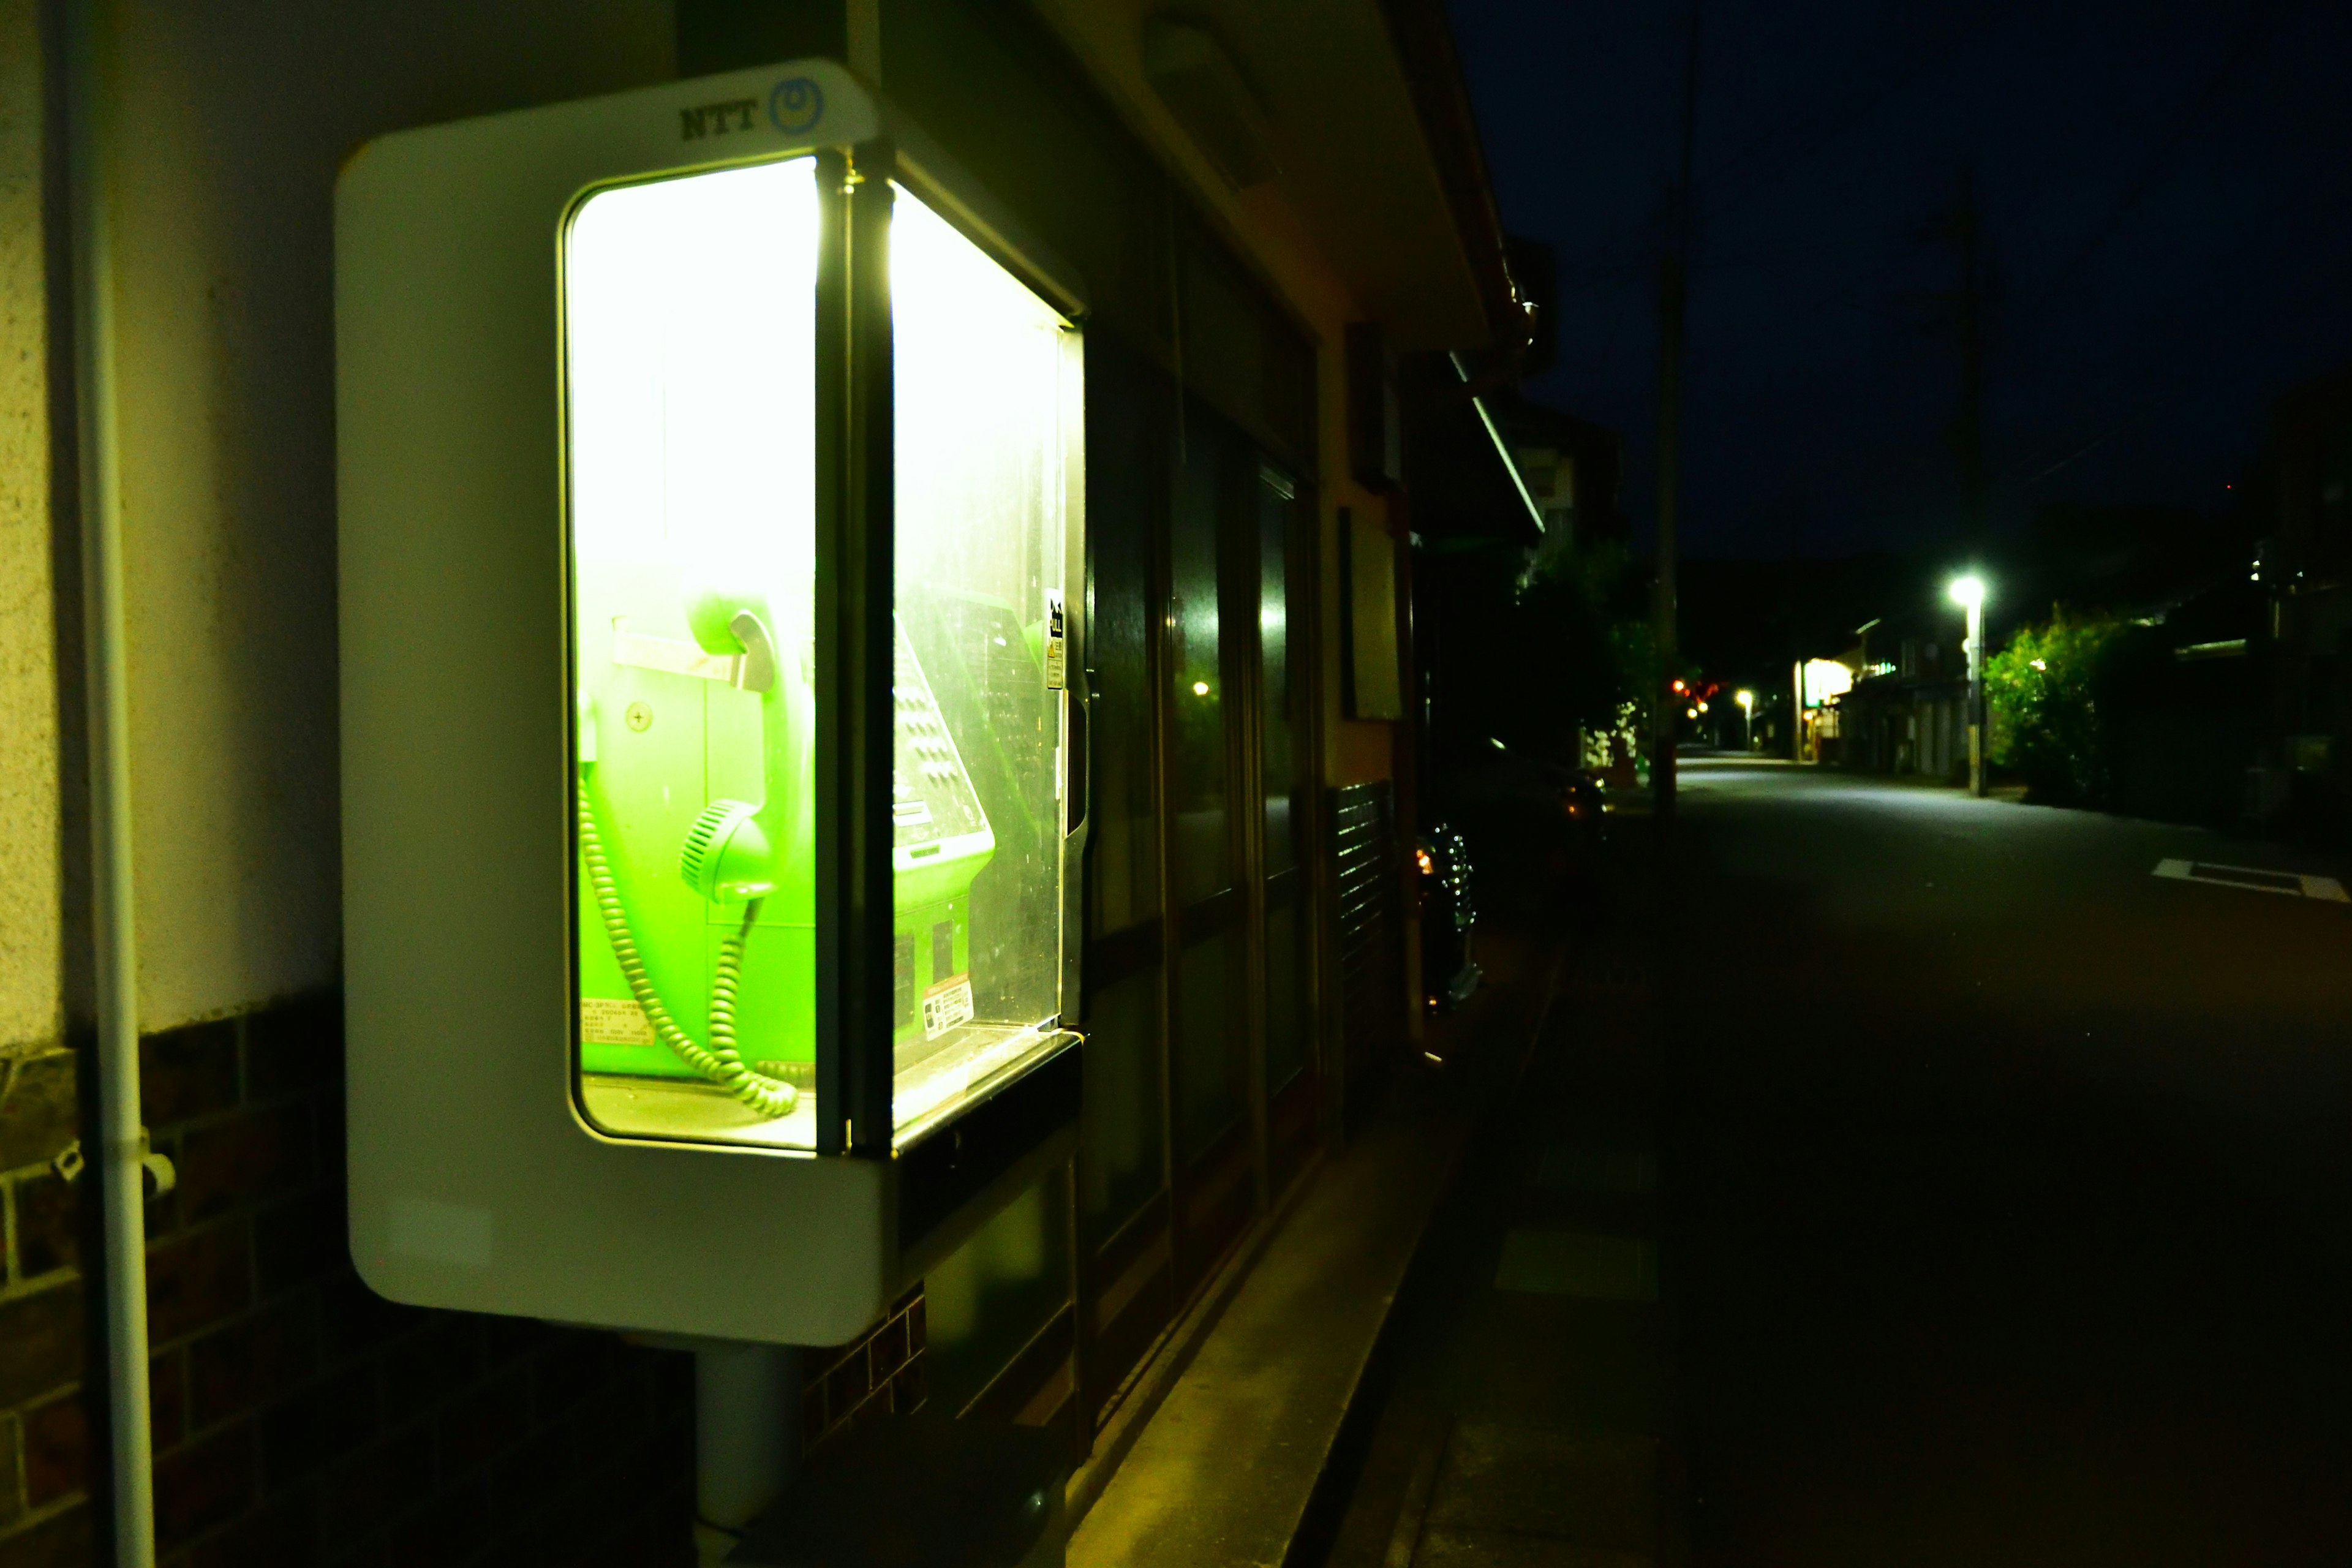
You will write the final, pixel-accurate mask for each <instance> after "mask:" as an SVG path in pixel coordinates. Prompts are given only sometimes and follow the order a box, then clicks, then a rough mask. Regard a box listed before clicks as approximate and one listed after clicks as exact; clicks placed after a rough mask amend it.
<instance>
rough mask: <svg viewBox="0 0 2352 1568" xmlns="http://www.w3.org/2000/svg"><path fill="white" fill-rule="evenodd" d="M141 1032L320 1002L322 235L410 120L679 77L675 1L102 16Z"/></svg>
mask: <svg viewBox="0 0 2352 1568" xmlns="http://www.w3.org/2000/svg"><path fill="white" fill-rule="evenodd" d="M109 15H110V16H111V17H112V19H113V21H114V23H115V25H116V26H118V27H119V29H120V33H119V37H120V43H119V49H120V69H121V107H120V115H121V125H122V127H123V128H124V134H123V136H122V138H121V147H120V149H119V151H118V156H119V159H120V163H119V171H120V174H119V178H120V182H121V186H120V194H119V196H118V200H117V205H116V212H115V217H116V222H117V224H118V230H117V232H118V236H119V239H118V247H119V253H120V266H121V284H120V297H119V311H120V321H121V328H120V330H121V349H122V366H121V371H122V381H121V387H122V391H121V431H122V449H123V459H122V495H123V531H124V554H125V560H126V563H127V568H128V574H129V593H130V601H129V621H130V626H131V768H132V779H131V788H132V792H133V797H134V816H135V820H136V834H137V837H136V855H137V868H138V879H139V941H140V996H141V1009H142V1021H143V1024H144V1026H146V1027H147V1028H150V1029H158V1028H168V1027H171V1026H174V1025H178V1024H182V1023H185V1022H187V1021H189V1020H191V1019H196V1018H205V1017H212V1016H222V1015H226V1014H229V1013H233V1012H236V1011H238V1010H240V1009H242V1008H247V1007H250V1006H252V1005H257V1004H258V1003H262V1002H265V1001H268V1000H269V999H271V998H274V997H278V996H282V995H287V994H293V993H296V992H300V991H304V990H307V989H310V988H311V987H315V986H319V985H322V984H328V983H330V982H331V981H332V980H333V979H334V978H335V976H336V972H337V964H338V956H339V952H340V940H341V939H340V935H339V932H340V927H341V922H340V919H339V908H338V902H339V898H340V891H339V882H338V876H337V867H338V865H339V860H340V857H339V852H338V832H337V826H336V811H337V803H336V787H335V752H336V741H335V735H336V728H335V685H336V676H335V670H336V664H335V579H334V561H335V555H334V515H335V513H334V426H333V422H332V410H333V406H334V397H333V375H334V364H333V354H332V347H333V343H332V307H333V291H332V284H333V258H332V254H331V201H332V195H333V188H334V175H335V171H336V169H337V167H338V165H339V164H340V163H341V160H342V159H343V158H344V157H346V156H347V155H348V154H349V153H351V152H352V150H353V149H354V148H355V147H357V146H358V145H359V144H360V143H361V142H363V141H365V140H366V139H368V138H369V137H371V136H374V135H377V134H380V133H382V132H386V131H390V130H394V129H398V128H400V127H403V126H407V125H415V124H422V123H429V122H432V121H442V120H450V119H455V118H458V117H460V116H464V115H469V114H479V113H485V112H488V111H490V110H500V109H511V108H517V107H520V106H523V105H527V104H533V103H541V102H547V101H551V100H561V99H567V98H577V97H583V96H586V95H588V94H592V93H598V92H606V91H611V90H614V89H620V88H625V87H631V86H635V85H639V84H643V83H646V82H653V81H660V80H665V79H668V78H669V77H670V76H671V74H672V68H673V53H672V26H673V20H672V14H671V8H670V6H669V5H667V4H664V3H662V0H596V3H594V4H590V5H570V4H563V3H562V0H498V3H496V4H488V5H485V4H473V3H467V0H421V3H419V0H401V3H398V4H395V3H392V0H361V3H358V4H347V5H331V6H286V5H265V4H260V3H258V0H245V3H219V0H215V3H209V4H208V3H205V0H159V3H153V4H142V5H121V6H117V7H110V9H109Z"/></svg>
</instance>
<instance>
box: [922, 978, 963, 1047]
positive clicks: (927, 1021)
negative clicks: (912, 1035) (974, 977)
mask: <svg viewBox="0 0 2352 1568" xmlns="http://www.w3.org/2000/svg"><path fill="white" fill-rule="evenodd" d="M969 1023H971V975H970V974H969V973H965V974H959V975H957V976H955V977H954V978H953V979H950V980H942V981H940V983H939V984H937V985H934V986H932V987H931V988H930V989H929V991H926V992H924V993H923V1038H925V1039H927V1040H936V1039H938V1038H939V1037H940V1036H941V1035H944V1034H946V1033H947V1032H948V1031H949V1030H950V1029H952V1028H954V1027H955V1026H957V1025H958V1024H969Z"/></svg>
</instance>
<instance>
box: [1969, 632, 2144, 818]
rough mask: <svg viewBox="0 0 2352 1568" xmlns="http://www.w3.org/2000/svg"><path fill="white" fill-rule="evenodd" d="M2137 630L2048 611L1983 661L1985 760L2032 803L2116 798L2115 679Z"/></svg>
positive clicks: (2091, 802)
mask: <svg viewBox="0 0 2352 1568" xmlns="http://www.w3.org/2000/svg"><path fill="white" fill-rule="evenodd" d="M2140 632H2141V628H2140V627H2138V626H2135V625H2134V624H2133V623H2132V622H2130V621H2126V620H2123V619H2120V618H2118V617H2116V616H2069V615H2067V614H2066V613H2065V612H2064V611H2063V610H2055V611H2053V613H2052V615H2051V617H2050V619H2049V621H2048V622H2047V623H2046V624H2044V625H2042V626H2025V627H2022V628H2021V629H2020V630H2019V631H2018V633H2017V634H2016V635H2015V636H2014V637H2011V638H2010V640H2009V646H2008V647H2004V648H2002V649H2001V650H2000V652H1999V653H1998V654H1995V655H1994V656H1993V657H1992V658H1990V659H1988V660H1986V661H1985V701H1986V705H1987V706H1988V707H1989V708H1990V710H1991V717H1992V762H1993V764H1994V765H1995V766H1997V767H2001V768H2007V769H2009V770H2010V771H2011V772H2013V773H2016V774H2018V775H2019V776H2020V777H2021V778H2022V779H2023V780H2024V781H2025V787H2026V793H2027V795H2029V797H2031V798H2032V799H2034V800H2039V801H2046V802H2049V803H2051V804H2053V805H2107V804H2110V803H2111V802H2112V801H2113V799H2114V798H2115V789H2116V760H2115V752H2116V742H2117V739H2118V737H2117V735H2116V732H2115V729H2114V726H2113V724H2112V723H2111V721H2110V720H2111V715H2112V712H2113V710H2114V706H2115V695H2116V685H2117V681H2118V678H2119V677H2120V676H2121V674H2122V671H2123V668H2124V667H2125V665H2126V662H2127V661H2128V658H2129V655H2130V653H2131V651H2132V648H2133V647H2134V645H2135V644H2136V643H2137V641H2138V640H2140Z"/></svg>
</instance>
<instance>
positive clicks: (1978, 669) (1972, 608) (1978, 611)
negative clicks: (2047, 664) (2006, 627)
mask: <svg viewBox="0 0 2352 1568" xmlns="http://www.w3.org/2000/svg"><path fill="white" fill-rule="evenodd" d="M1948 592H1949V593H1950V594H1951V595H1952V603H1954V604H1955V605H1959V606H1961V607H1962V608H1963V609H1965V610H1967V611H1968V613H1969V640H1968V644H1967V647H1968V654H1969V794H1970V795H1975V796H1976V797H1977V798H1978V799H1979V800H1981V799H1983V798H1984V792H1985V776H1984V763H1985V758H1984V746H1985V700H1984V696H1985V692H1984V602H1985V585H1984V579H1983V578H1981V577H1979V576H1977V575H1976V574H1974V573H1970V574H1969V575H1967V576H1965V577H1955V578H1953V579H1952V585H1951V587H1950V589H1949V590H1948Z"/></svg>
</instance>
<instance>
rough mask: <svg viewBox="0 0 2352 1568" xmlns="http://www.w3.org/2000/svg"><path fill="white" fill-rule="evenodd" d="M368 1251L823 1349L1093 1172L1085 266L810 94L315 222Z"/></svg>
mask: <svg viewBox="0 0 2352 1568" xmlns="http://www.w3.org/2000/svg"><path fill="white" fill-rule="evenodd" d="M336 245H337V258H336V281H337V298H336V331H337V387H338V419H339V443H340V471H339V495H340V510H341V632H342V650H341V652H342V724H343V735H342V765H343V841H344V877H345V886H344V908H345V943H346V975H347V979H346V1007H347V1022H346V1031H347V1036H348V1040H349V1063H350V1149H351V1152H350V1178H351V1226H352V1255H353V1258H354V1259H355V1261H356V1262H357V1264H358V1266H359V1268H360V1270H361V1272H362V1275H363V1276H364V1277H365V1278H366V1279H367V1280H368V1282H369V1283H370V1284H371V1285H372V1286H373V1287H374V1288H375V1289H377V1290H379V1291H381V1292H383V1294H385V1295H388V1296H391V1297H393V1298H394V1299H397V1300H407V1301H414V1302H419V1303H424V1304H428V1305H435V1306H446V1307H458V1308H467V1309H471V1310H486V1311H501V1312H512V1313H526V1314H530V1315H535V1316H540V1317H546V1318H553V1319H560V1320H563V1321H574V1322H584V1323H596V1324H604V1325H610V1326H614V1327H625V1328H638V1329H646V1330H656V1331H668V1332H677V1333H692V1334H703V1335H710V1336H715V1337H723V1338H730V1339H740V1340H761V1341H771V1342H800V1343H831V1342H839V1341H841V1340H844V1339H846V1338H848V1337H850V1336H852V1335H854V1334H855V1333H856V1332H857V1331H859V1330H860V1329H862V1328H863V1327H865V1326H866V1323H868V1322H869V1321H872V1319H873V1318H874V1317H875V1316H876V1315H877V1313H878V1312H879V1310H881V1308H882V1307H883V1305H884V1304H885V1303H886V1302H887V1300H889V1299H890V1298H891V1296H892V1295H894V1294H895V1293H896V1292H898V1290H900V1289H903V1288H904V1286H905V1285H906V1283H908V1281H909V1280H911V1279H913V1278H914V1277H916V1276H917V1275H919V1273H920V1272H921V1270H922V1268H924V1267H925V1266H926V1264H927V1263H928V1262H929V1261H931V1260H934V1259H936V1258H938V1257H940V1256H941V1255H942V1254H943V1253H944V1252H945V1251H946V1250H947V1249H949V1248H950V1247H953V1246H954V1245H956V1244H957V1242H959V1241H960V1240H961V1239H962V1238H963V1237H965V1236H968V1235H969V1234H970V1233H971V1230H972V1229H973V1228H975V1227H976V1226H978V1225H979V1224H981V1223H982V1222H983V1221H984V1220H985V1219H987V1218H988V1217H989V1216H990V1215H992V1213H994V1212H995V1211H996V1209H997V1208H999V1207H1001V1205H1003V1203H1004V1202H1006V1201H1009V1199H1010V1198H1011V1197H1012V1196H1013V1195H1014V1194H1017V1193H1018V1192H1020V1191H1021V1190H1022V1189H1023V1188H1024V1186H1025V1185H1027V1184H1028V1183H1030V1182H1032V1181H1034V1179H1035V1178H1036V1177H1037V1175H1038V1174H1039V1173H1041V1172H1042V1171H1043V1170H1044V1169H1045V1167H1046V1166H1047V1165H1049V1164H1051V1163H1054V1162H1055V1161H1058V1160H1061V1159H1066V1157H1067V1155H1068V1152H1069V1149H1070V1147H1071V1144H1072V1142H1073V1136H1074V1132H1073V1130H1074V1127H1075V1122H1076V1112H1077V1104H1078V1075H1079V1070H1080V1058H1081V1052H1080V1050H1079V1049H1078V1047H1079V1041H1078V1039H1077V1037H1076V1034H1075V1033H1074V1032H1073V1030H1072V1029H1071V1028H1070V1027H1069V1026H1068V1023H1069V1021H1070V1020H1073V1019H1074V1018H1075V1016H1076V997H1077V988H1076V983H1077V968H1076V965H1077V954H1078V951H1079V946H1080V943H1079V940H1078V939H1079V935H1080V930H1079V924H1078V921H1077V919H1076V913H1077V905H1076V900H1077V897H1078V889H1079V879H1078V877H1077V874H1076V870H1077V852H1078V849H1079V847H1080V842H1081V838H1082V834H1083V829H1084V826H1085V809H1084V805H1085V789H1086V784H1085V778H1086V770H1085V767H1084V762H1085V746H1084V723H1083V718H1084V690H1083V679H1082V672H1083V670H1084V668H1085V660H1084V657H1083V638H1084V635H1085V633H1084V618H1083V616H1082V614H1081V610H1082V607H1083V604H1084V595H1083V582H1084V563H1085V549H1084V531H1083V530H1084V520H1083V513H1082V492H1083V484H1082V479H1083V473H1082V466H1083V451H1082V431H1083V423H1082V409H1083V403H1082V387H1081V363H1082V360H1081V354H1080V352H1079V332H1080V327H1079V321H1080V319H1081V316H1082V309H1083V307H1082V291H1081V289H1080V288H1079V286H1078V284H1077V282H1076V279H1074V278H1073V277H1072V276H1071V275H1070V274H1069V272H1068V270H1067V269H1066V268H1063V267H1061V266H1060V265H1059V264H1058V263H1057V262H1056V261H1055V259H1054V258H1052V257H1051V256H1049V255H1047V254H1046V253H1045V252H1044V251H1043V250H1042V249H1041V248H1040V247H1037V246H1036V245H1034V243H1031V242H1029V241H1028V240H1027V239H1026V238H1025V237H1023V236H1022V235H1021V234H1020V233H1019V231H1018V228H1017V226H1015V225H1013V223H1011V222H1010V221H1009V220H1007V219H1006V218H1004V217H1003V215H1001V214H999V213H997V212H996V211H995V210H994V209H993V208H992V205H990V203H989V202H988V200H987V197H986V194H985V193H984V192H982V191H980V190H977V189H975V188H974V187H973V185H972V184H971V182H970V181H969V180H968V179H966V178H964V177H963V176H961V174H959V173H958V172H957V171H956V169H955V168H954V167H953V165H952V163H950V160H948V159H947V158H946V157H944V156H943V155H941V154H940V153H938V151H937V150H936V149H935V148H933V147H932V146H931V145H930V144H929V142H927V141H926V140H925V139H924V138H923V137H922V135H921V133H920V132H919V130H918V129H917V128H915V127H913V126H911V125H909V124H907V123H906V122H904V121H903V120H901V119H900V118H899V117H898V116H897V115H895V114H894V113H893V112H892V111H891V110H889V109H888V108H887V106H886V105H884V104H883V103H882V102H881V101H880V100H878V99H877V96H876V95H874V94H873V93H871V92H869V91H868V90H866V89H865V88H864V87H862V86H861V85H860V84H859V83H858V82H857V81H856V79H853V78H852V77H850V76H849V75H848V74H847V73H846V72H845V71H844V70H843V69H841V68H839V67H837V66H835V65H832V64H830V63H827V62H820V61H805V62H799V63H795V64H792V65H786V66H781V67H777V68H772V69H768V70H760V71H750V72H740V73H735V74H733V75H730V76H724V77H716V78H708V79H701V80H698V81H692V82H682V83H677V84H675V85H669V86H663V87H659V88H653V89H644V90H641V91H636V92H631V93H625V94H621V95H618V96H615V97H611V98H606V99H601V100H592V101H587V102H582V103H572V104H564V105H559V106H555V107H551V108H547V109H539V110H525V111H522V112H519V113H513V114H506V115H499V116H496V117H492V118H488V119H483V120H477V121H466V122H463V123H459V124H453V125H445V126H437V127H433V128H430V129H426V130H421V131H414V132H402V133H399V134H396V135H392V136H387V137H384V138H383V139H382V140H380V141H377V142H372V143H370V144H369V145H368V146H366V147H364V148H362V150H361V151H360V152H359V153H357V154H356V155H355V156H354V157H353V158H352V161H351V163H349V164H348V166H347V167H346V168H345V170H344V172H343V174H342V177H341V182H340V184H339V185H338V189H337V194H336Z"/></svg>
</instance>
